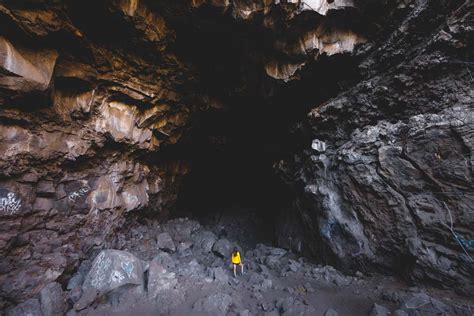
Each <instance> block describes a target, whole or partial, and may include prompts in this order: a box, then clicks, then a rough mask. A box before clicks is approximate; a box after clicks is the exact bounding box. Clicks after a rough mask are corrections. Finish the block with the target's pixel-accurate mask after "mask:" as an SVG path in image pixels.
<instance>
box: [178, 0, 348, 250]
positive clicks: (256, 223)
mask: <svg viewBox="0 0 474 316" xmlns="http://www.w3.org/2000/svg"><path fill="white" fill-rule="evenodd" d="M172 23H174V26H173V27H174V29H176V32H177V36H176V43H175V46H174V49H175V51H176V53H177V55H178V56H179V59H180V60H182V61H183V62H186V63H187V64H189V65H191V68H193V69H195V70H196V76H197V77H196V79H197V80H196V84H193V86H190V87H188V88H189V89H190V90H191V91H193V92H194V93H196V91H199V92H200V93H202V94H203V95H205V96H208V97H209V98H212V99H215V100H218V101H219V102H220V103H221V104H223V105H224V109H219V110H215V111H212V110H209V111H206V112H204V113H201V114H199V116H200V117H193V119H194V124H193V125H194V126H195V127H194V129H193V130H191V131H190V132H189V133H188V136H189V139H187V140H182V141H180V144H179V147H178V146H174V148H175V149H174V150H176V153H177V154H178V155H179V158H180V159H184V160H186V161H189V162H190V163H191V173H190V174H189V175H188V176H186V178H185V181H184V183H183V185H182V189H181V191H180V192H179V194H178V201H177V212H175V214H177V215H178V216H188V217H191V218H196V219H199V220H200V222H202V223H204V224H208V225H209V226H211V227H215V228H216V230H219V227H220V226H221V224H222V225H223V226H227V227H235V229H231V230H232V231H228V232H227V233H228V234H230V235H232V234H233V235H234V236H229V238H232V237H235V239H237V240H242V239H245V240H246V241H247V242H248V243H255V242H260V241H262V242H267V243H274V242H275V239H276V237H278V236H276V233H275V232H276V226H277V225H278V224H279V223H278V221H280V222H281V221H285V219H286V218H287V217H288V216H282V215H284V214H283V213H282V212H286V214H287V213H289V212H291V211H290V210H291V205H292V203H294V201H295V199H296V195H295V193H294V192H293V191H292V189H290V188H289V186H287V185H286V184H285V183H284V182H283V180H282V179H281V178H280V177H279V175H277V174H276V172H275V170H274V168H273V165H274V164H275V163H277V162H278V161H280V160H288V158H290V157H291V156H292V155H293V153H295V152H300V151H302V150H304V148H308V147H309V146H310V144H311V139H310V136H309V135H305V133H306V132H304V131H303V129H294V128H293V127H294V126H295V124H300V123H298V122H302V121H303V120H304V117H305V116H306V114H307V113H308V111H309V110H310V109H311V108H312V107H314V106H315V105H317V104H321V103H322V102H324V101H325V100H328V99H329V98H330V97H332V96H334V95H335V94H337V92H338V91H340V89H341V88H343V87H344V85H346V86H350V84H351V82H354V79H356V77H357V71H356V69H355V65H356V64H357V63H355V62H354V60H353V59H352V58H351V57H349V56H345V55H340V56H334V57H327V56H322V57H320V58H319V60H318V61H317V62H311V63H308V65H306V67H305V71H301V72H299V74H298V76H299V80H295V81H290V82H281V81H279V80H275V79H274V78H271V77H270V76H268V75H267V74H266V73H265V71H264V68H265V67H264V65H265V63H266V61H268V55H269V54H273V53H272V52H273V51H274V34H273V33H272V32H270V31H269V30H267V29H265V28H264V27H262V26H261V24H259V23H258V19H257V21H256V22H255V23H244V22H241V21H240V22H239V21H236V20H235V19H234V18H232V17H231V16H230V13H227V14H222V12H216V10H214V9H212V8H209V7H206V6H203V7H202V8H201V9H200V10H197V11H195V12H194V13H191V16H187V17H186V18H184V17H183V18H179V17H176V19H175V20H173V21H172ZM290 130H291V131H292V132H290ZM218 233H220V231H218Z"/></svg>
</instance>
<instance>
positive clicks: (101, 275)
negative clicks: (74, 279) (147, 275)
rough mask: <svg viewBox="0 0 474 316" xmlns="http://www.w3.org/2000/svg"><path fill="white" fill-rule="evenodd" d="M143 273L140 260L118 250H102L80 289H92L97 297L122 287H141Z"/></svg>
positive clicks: (85, 290)
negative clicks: (97, 294)
mask: <svg viewBox="0 0 474 316" xmlns="http://www.w3.org/2000/svg"><path fill="white" fill-rule="evenodd" d="M143 282H144V273H143V266H142V262H141V260H140V259H138V258H136V257H135V256H134V255H132V254H130V253H128V252H125V251H120V250H103V251H101V252H100V253H99V255H98V256H97V257H96V258H95V259H94V262H93V263H92V268H91V270H90V271H89V273H88V274H87V275H86V278H85V280H84V284H83V285H82V289H83V291H84V292H87V291H88V290H89V289H91V288H94V289H97V290H98V291H99V296H101V295H104V294H106V293H108V292H110V291H112V290H114V289H116V288H119V287H121V286H124V285H137V286H143V285H144V284H143Z"/></svg>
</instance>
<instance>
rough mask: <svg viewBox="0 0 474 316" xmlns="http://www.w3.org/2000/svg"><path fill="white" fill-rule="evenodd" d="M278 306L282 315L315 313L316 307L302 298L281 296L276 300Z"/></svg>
mask: <svg viewBox="0 0 474 316" xmlns="http://www.w3.org/2000/svg"><path fill="white" fill-rule="evenodd" d="M276 307H277V308H278V309H279V311H280V314H281V315H288V316H290V315H291V316H293V315H301V316H302V315H313V314H314V312H315V309H314V308H313V307H312V306H311V305H306V304H304V303H303V302H302V301H301V300H299V299H296V298H294V297H291V296H290V297H285V298H280V299H278V300H277V302H276Z"/></svg>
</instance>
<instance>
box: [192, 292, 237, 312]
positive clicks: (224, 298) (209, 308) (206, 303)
mask: <svg viewBox="0 0 474 316" xmlns="http://www.w3.org/2000/svg"><path fill="white" fill-rule="evenodd" d="M232 302H233V300H232V297H231V296H230V295H228V294H222V293H218V294H213V295H210V296H208V297H205V298H202V299H200V300H198V301H197V302H196V303H194V305H193V310H194V311H196V312H202V313H206V314H208V315H225V314H226V313H227V310H228V309H229V307H230V305H232Z"/></svg>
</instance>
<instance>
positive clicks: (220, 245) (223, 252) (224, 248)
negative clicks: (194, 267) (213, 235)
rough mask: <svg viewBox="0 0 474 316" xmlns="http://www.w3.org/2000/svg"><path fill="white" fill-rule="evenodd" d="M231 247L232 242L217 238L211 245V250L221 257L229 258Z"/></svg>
mask: <svg viewBox="0 0 474 316" xmlns="http://www.w3.org/2000/svg"><path fill="white" fill-rule="evenodd" d="M232 249H233V248H232V244H231V243H230V242H229V241H228V240H227V239H219V240H218V241H217V242H216V243H215V244H214V246H213V247H212V251H214V253H216V254H217V255H218V256H220V257H223V258H229V257H230V255H231V253H232Z"/></svg>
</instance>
